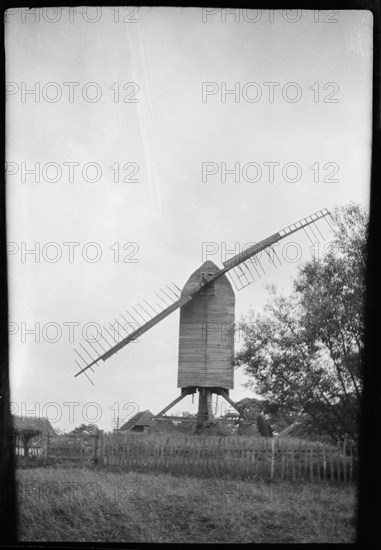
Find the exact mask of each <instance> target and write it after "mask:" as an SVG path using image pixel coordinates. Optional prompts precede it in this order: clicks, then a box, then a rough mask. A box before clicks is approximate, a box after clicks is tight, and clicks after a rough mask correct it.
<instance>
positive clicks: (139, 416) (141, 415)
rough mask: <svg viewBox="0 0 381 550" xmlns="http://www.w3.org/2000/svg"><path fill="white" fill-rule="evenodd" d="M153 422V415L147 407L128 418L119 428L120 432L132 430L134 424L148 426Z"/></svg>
mask: <svg viewBox="0 0 381 550" xmlns="http://www.w3.org/2000/svg"><path fill="white" fill-rule="evenodd" d="M153 423H154V415H153V414H152V413H151V411H149V410H148V409H147V410H146V411H140V412H138V413H136V414H135V416H133V417H132V418H130V420H128V421H127V422H126V423H125V424H123V426H121V427H120V428H119V430H120V431H121V432H126V431H129V430H132V428H134V427H135V426H146V427H150V426H152V424H153Z"/></svg>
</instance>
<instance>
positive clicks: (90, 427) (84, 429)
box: [70, 424, 98, 435]
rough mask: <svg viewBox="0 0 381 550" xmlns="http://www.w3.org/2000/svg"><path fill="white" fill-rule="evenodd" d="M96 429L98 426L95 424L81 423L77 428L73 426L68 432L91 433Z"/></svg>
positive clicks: (94, 432)
mask: <svg viewBox="0 0 381 550" xmlns="http://www.w3.org/2000/svg"><path fill="white" fill-rule="evenodd" d="M97 431H98V426H97V425H96V424H81V425H80V426H78V427H77V428H74V430H72V431H71V432H70V434H72V435H93V434H96V433H97Z"/></svg>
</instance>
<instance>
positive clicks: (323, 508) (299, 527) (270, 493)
mask: <svg viewBox="0 0 381 550" xmlns="http://www.w3.org/2000/svg"><path fill="white" fill-rule="evenodd" d="M17 480H18V500H19V538H20V540H22V541H36V542H37V541H38V542H40V541H55V542H56V541H66V542H70V541H71V542H73V541H75V542H106V541H107V542H172V543H197V542H199V543H208V542H211V543H213V542H214V543H221V542H222V543H226V542H228V543H249V542H256V543H260V542H265V543H282V542H283V543H285V542H290V543H292V542H303V543H308V542H353V541H354V537H355V525H354V523H355V521H354V517H355V489H354V487H353V486H352V485H345V486H339V485H332V484H331V485H323V484H321V483H320V484H319V485H317V484H311V483H308V484H291V483H277V484H274V483H272V484H268V483H264V482H258V483H257V482H256V483H253V482H242V481H224V480H219V479H199V478H194V477H174V476H171V475H169V474H159V475H150V474H140V473H137V472H128V473H120V472H107V471H104V470H94V469H85V468H72V467H67V468H65V469H62V468H34V469H23V470H19V471H18V472H17Z"/></svg>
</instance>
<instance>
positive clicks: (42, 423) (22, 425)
mask: <svg viewBox="0 0 381 550" xmlns="http://www.w3.org/2000/svg"><path fill="white" fill-rule="evenodd" d="M12 423H13V430H14V432H15V433H18V434H19V433H22V432H27V431H28V432H36V433H41V434H49V435H56V432H55V430H54V428H53V426H52V425H51V423H50V421H49V419H48V418H41V417H37V418H36V417H34V416H23V417H20V416H16V415H12Z"/></svg>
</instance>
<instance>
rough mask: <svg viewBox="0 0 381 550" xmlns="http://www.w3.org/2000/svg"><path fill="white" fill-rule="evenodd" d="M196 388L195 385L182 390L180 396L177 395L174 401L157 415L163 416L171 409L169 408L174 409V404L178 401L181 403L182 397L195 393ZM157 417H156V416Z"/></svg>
mask: <svg viewBox="0 0 381 550" xmlns="http://www.w3.org/2000/svg"><path fill="white" fill-rule="evenodd" d="M194 391H195V389H194V388H193V387H191V388H185V389H184V390H183V391H182V392H181V395H179V397H176V399H174V400H173V401H171V403H170V404H169V405H167V407H165V409H163V410H162V411H160V412H159V414H157V415H156V417H160V416H162V415H163V414H165V413H166V412H167V411H169V409H172V407H174V405H176V403H179V401H181V400H182V399H184V397H186V396H187V395H189V394H190V393H194ZM156 417H155V418H156Z"/></svg>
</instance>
